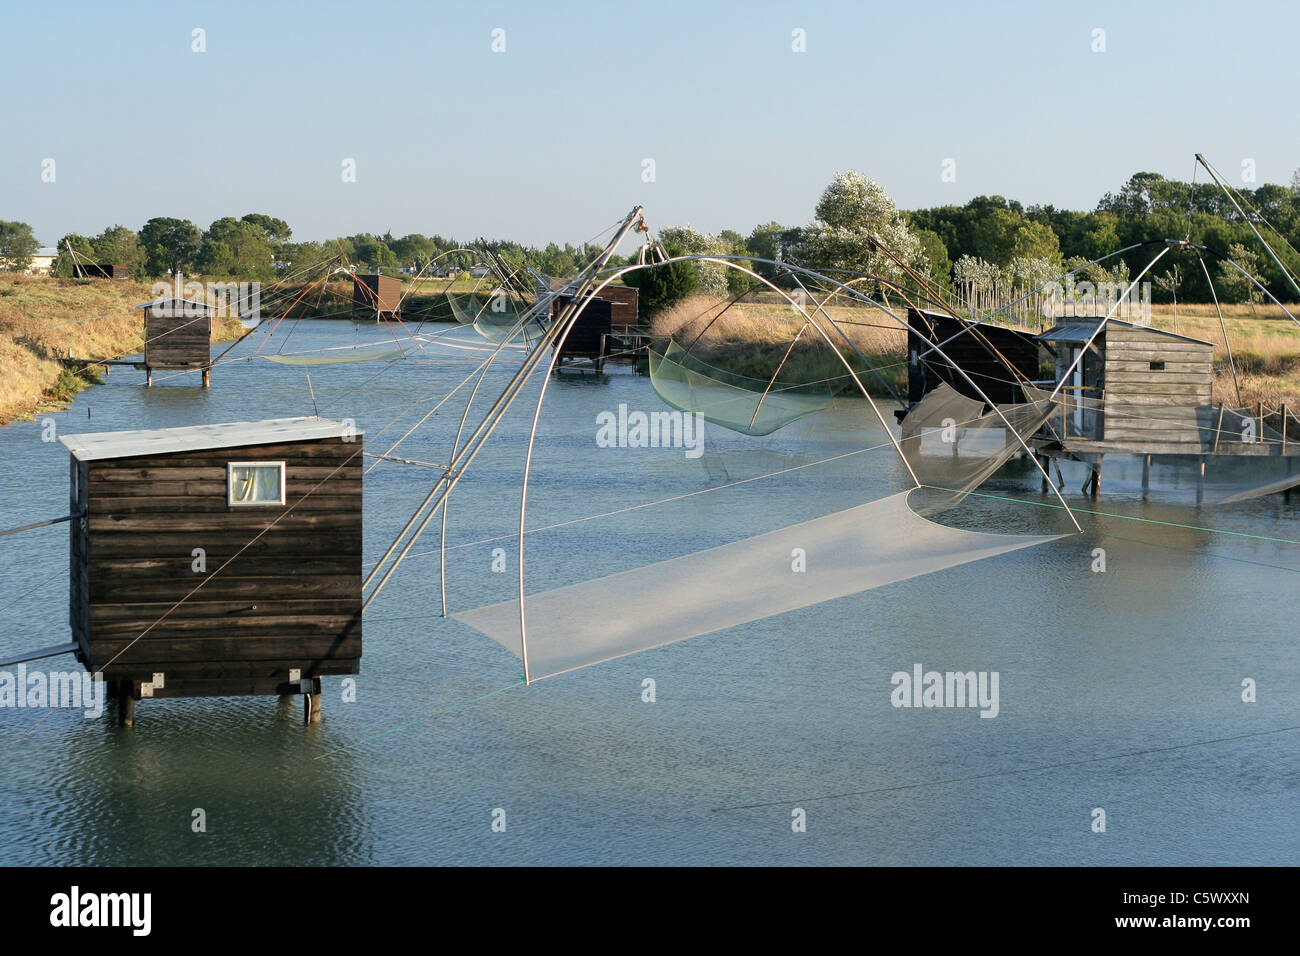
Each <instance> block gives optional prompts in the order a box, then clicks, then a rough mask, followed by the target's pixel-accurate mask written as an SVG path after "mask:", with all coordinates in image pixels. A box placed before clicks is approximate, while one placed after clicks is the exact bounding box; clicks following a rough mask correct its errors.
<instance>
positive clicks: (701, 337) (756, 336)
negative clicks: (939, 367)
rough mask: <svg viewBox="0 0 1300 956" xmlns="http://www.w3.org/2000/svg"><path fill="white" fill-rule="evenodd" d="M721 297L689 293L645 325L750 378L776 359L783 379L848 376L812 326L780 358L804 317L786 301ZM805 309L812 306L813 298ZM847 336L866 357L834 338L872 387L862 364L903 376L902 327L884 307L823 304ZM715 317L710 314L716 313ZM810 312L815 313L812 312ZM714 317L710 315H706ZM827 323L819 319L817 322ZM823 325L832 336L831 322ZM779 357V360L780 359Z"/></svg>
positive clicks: (874, 382) (875, 384)
mask: <svg viewBox="0 0 1300 956" xmlns="http://www.w3.org/2000/svg"><path fill="white" fill-rule="evenodd" d="M726 302H727V300H726V299H711V298H709V297H706V296H698V295H697V296H692V297H691V298H689V299H686V300H684V301H682V302H680V303H678V304H677V305H676V306H674V307H673V308H671V309H668V310H666V311H664V312H662V313H660V314H659V315H657V316H655V317H654V318H653V319H652V320H651V323H650V331H651V333H652V334H653V335H654V336H655V337H656V338H657V339H659V340H663V339H664V338H666V337H668V336H670V335H671V336H672V337H673V338H674V339H675V340H676V341H677V342H678V343H679V344H680V345H682V346H683V347H690V348H691V352H692V354H694V355H696V356H698V357H699V358H700V359H702V360H703V361H705V362H708V363H710V364H712V365H717V366H719V367H721V368H726V369H728V370H729V371H732V372H737V373H739V374H741V375H748V376H750V377H751V378H757V379H770V378H771V377H772V375H773V373H774V372H776V370H777V368H778V366H781V374H780V380H781V381H784V382H790V383H797V382H813V381H823V380H830V381H832V382H834V383H835V384H836V385H837V386H838V387H840V388H844V387H847V386H849V385H851V384H852V379H851V378H849V377H848V375H847V373H846V371H845V369H844V364H843V362H842V361H841V360H840V358H839V357H838V356H837V355H836V354H835V351H833V350H832V349H831V347H830V346H829V345H828V344H827V342H826V340H825V339H824V338H822V336H821V335H820V334H818V332H817V331H816V330H815V329H811V328H809V329H807V330H805V331H804V333H803V335H802V336H801V337H800V339H799V341H798V343H797V344H796V345H795V347H794V348H793V349H791V350H790V355H789V358H788V359H787V358H785V356H786V350H787V348H788V347H789V343H790V341H791V339H793V338H794V337H795V336H796V335H797V334H798V333H799V330H800V328H801V327H802V326H803V324H804V319H803V316H802V315H800V314H799V313H797V312H795V311H794V310H793V309H791V308H790V306H788V305H780V304H773V303H767V302H753V301H748V300H742V301H741V302H738V303H736V304H735V305H733V306H731V307H730V308H728V309H726V310H725V311H722V310H723V307H724V306H725V305H726ZM809 311H813V310H812V308H811V306H810V307H809ZM827 311H828V312H829V313H830V315H831V316H832V317H833V318H834V319H835V320H836V323H837V324H838V325H839V326H840V328H841V329H842V330H843V331H844V334H845V335H846V336H847V337H848V339H849V340H850V341H851V342H852V344H853V345H854V346H855V347H856V348H857V349H858V350H859V351H860V352H861V353H862V355H863V356H865V358H866V360H867V361H866V362H863V361H862V359H861V358H860V357H859V356H858V355H857V354H855V353H854V351H853V349H851V348H849V347H848V346H847V345H843V344H842V343H841V342H840V341H837V342H836V344H837V345H839V346H840V347H839V351H840V353H841V354H843V355H844V357H845V358H846V359H848V361H849V364H850V365H852V366H853V368H854V370H855V371H856V372H858V373H860V374H861V375H863V376H864V377H863V382H864V384H866V385H867V387H868V389H869V390H871V391H872V392H873V393H882V392H884V388H883V387H882V386H881V384H880V382H879V380H878V379H876V377H875V376H874V375H871V374H870V373H869V372H868V365H867V363H870V365H871V366H873V367H875V368H876V370H877V371H879V372H880V374H881V376H882V377H884V378H885V379H886V380H887V381H888V382H889V383H890V385H891V387H893V388H894V389H895V391H898V390H900V389H901V388H903V387H905V384H906V379H907V368H906V353H907V333H906V331H905V330H903V329H902V328H899V327H897V326H896V325H895V324H894V323H893V320H892V319H890V318H889V317H888V316H886V315H884V314H883V313H881V312H879V311H876V310H873V309H865V308H855V307H847V306H832V307H830V308H828V309H827ZM719 312H721V315H720V317H718V318H716V320H715V319H714V317H715V316H718V315H719ZM814 316H816V313H815V312H814ZM711 320H713V321H711ZM822 327H823V328H826V326H825V324H823V326H822ZM827 332H828V333H829V334H831V336H832V338H834V337H835V333H834V331H833V330H831V329H829V328H827ZM783 359H785V364H784V365H782V364H781V363H782V360H783Z"/></svg>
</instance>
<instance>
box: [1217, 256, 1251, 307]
mask: <svg viewBox="0 0 1300 956" xmlns="http://www.w3.org/2000/svg"><path fill="white" fill-rule="evenodd" d="M1228 258H1229V259H1231V260H1232V261H1233V262H1235V263H1236V264H1237V265H1239V266H1240V267H1241V270H1244V271H1245V272H1246V273H1247V274H1248V275H1249V278H1247V276H1246V275H1242V272H1241V271H1239V270H1237V269H1234V268H1233V267H1232V266H1231V265H1230V264H1229V263H1227V262H1220V263H1219V270H1218V271H1219V275H1218V281H1217V282H1215V287H1216V288H1217V289H1218V291H1219V298H1220V299H1222V300H1223V301H1224V302H1258V301H1260V300H1261V299H1262V298H1263V294H1262V293H1261V292H1260V291H1259V289H1258V287H1257V286H1256V285H1255V283H1254V282H1251V281H1250V280H1251V279H1254V280H1255V281H1256V282H1258V281H1259V280H1260V275H1259V256H1257V255H1256V254H1255V253H1254V252H1252V251H1251V250H1250V249H1247V248H1246V247H1245V246H1244V245H1242V244H1241V243H1240V242H1234V243H1231V244H1229V246H1228Z"/></svg>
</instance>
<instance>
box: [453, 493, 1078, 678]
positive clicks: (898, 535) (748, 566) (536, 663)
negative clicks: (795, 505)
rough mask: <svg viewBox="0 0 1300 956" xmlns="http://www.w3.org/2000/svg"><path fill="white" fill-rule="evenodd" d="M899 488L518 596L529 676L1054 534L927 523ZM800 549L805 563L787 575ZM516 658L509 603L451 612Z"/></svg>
mask: <svg viewBox="0 0 1300 956" xmlns="http://www.w3.org/2000/svg"><path fill="white" fill-rule="evenodd" d="M909 494H910V493H909V492H902V493H900V494H896V495H891V496H890V497H888V498H883V499H881V500H879V501H873V502H870V503H868V504H865V505H859V506H857V507H855V508H850V509H847V510H845V511H839V512H836V513H833V514H829V515H825V516H823V517H820V518H816V519H813V520H812V521H805V522H802V523H800V524H795V525H791V526H789V527H786V528H781V529H779V530H776V531H771V532H768V533H766V534H760V535H757V536H754V537H750V538H744V539H742V540H739V541H735V542H733V543H731V544H726V545H722V546H721V547H717V548H710V549H708V550H706V551H699V552H696V553H694V554H688V555H683V556H682V557H678V558H672V559H670V560H667V561H661V562H659V563H657V564H651V565H649V566H647V567H643V568H638V569H636V570H633V571H626V572H623V573H620V574H613V575H609V576H608V577H603V578H597V579H595V580H591V581H584V582H582V583H580V584H574V585H570V586H568V587H562V588H556V589H555V590H551V591H544V592H542V593H539V594H533V595H529V596H528V598H527V599H526V601H525V610H526V614H527V634H528V662H529V669H530V675H531V677H532V678H534V679H537V678H541V677H549V676H553V675H555V674H560V673H564V672H565V671H570V670H573V669H575V668H579V667H586V666H588V665H590V664H596V663H599V662H601V661H606V660H611V659H613V658H616V657H622V656H624V655H627V654H635V653H637V652H638V651H644V650H649V649H650V648H654V647H660V646H662V645H665V644H672V643H674V642H677V641H684V640H687V639H688V638H692V637H697V636H699V635H701V634H709V633H712V632H714V631H720V630H723V629H724V628H729V627H734V626H736V625H739V624H745V623H748V622H750V621H757V620H760V619H763V618H767V617H771V616H773V615H776V614H784V613H786V612H787V611H793V610H797V609H799V608H804V607H809V606H811V605H814V604H820V603H821V602H823V601H830V600H834V599H835V598H840V597H845V596H847V595H850V594H856V593H858V592H860V591H867V590H871V589H872V588H878V587H881V586H883V585H886V584H890V583H892V582H895V581H902V580H906V579H907V578H913V577H917V576H919V575H923V574H929V573H932V572H934V571H941V570H943V569H945V568H951V567H954V566H956V565H960V564H965V563H967V562H970V561H977V560H980V559H982V558H988V557H992V556H994V555H997V554H1003V553H1005V552H1008V551H1015V550H1018V549H1020V548H1027V547H1031V546H1033V545H1037V544H1042V543H1044V542H1047V541H1051V540H1054V539H1055V538H1056V537H1059V536H1057V535H1033V536H1030V535H1005V534H988V533H985V532H976V531H963V530H958V529H955V528H947V527H944V526H943V525H939V524H935V523H933V522H931V521H928V520H926V519H925V518H922V517H921V516H920V515H918V514H916V512H914V511H913V510H912V509H911V507H910V506H909V505H908V495H909ZM796 548H797V549H802V552H803V554H804V555H805V556H806V562H807V564H806V570H805V571H804V572H803V573H794V570H793V568H792V552H793V551H794V549H796ZM453 616H454V617H455V619H456V620H458V621H461V622H463V623H465V624H468V625H469V626H470V627H473V628H475V629H476V630H478V631H481V632H482V633H484V634H486V635H487V636H488V637H490V638H492V639H493V640H494V641H496V642H497V643H499V644H501V645H502V646H503V647H505V648H506V649H507V650H509V651H511V652H512V653H513V654H515V655H516V656H519V657H522V640H521V637H520V619H519V601H518V600H513V601H504V602H502V603H499V604H492V605H489V606H487V607H482V608H478V609H476V610H472V611H465V612H462V613H460V614H456V615H453Z"/></svg>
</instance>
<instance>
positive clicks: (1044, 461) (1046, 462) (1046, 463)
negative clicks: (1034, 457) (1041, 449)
mask: <svg viewBox="0 0 1300 956" xmlns="http://www.w3.org/2000/svg"><path fill="white" fill-rule="evenodd" d="M1038 463H1039V464H1040V465H1042V466H1043V475H1042V478H1041V480H1040V481H1039V483H1038V484H1039V488H1038V490H1039V492H1040V493H1045V492H1046V491H1047V469H1048V468H1050V467H1051V460H1050V459H1049V458H1048V457H1047V456H1046V455H1041V456H1039V459H1038Z"/></svg>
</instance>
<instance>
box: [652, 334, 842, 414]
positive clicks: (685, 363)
mask: <svg viewBox="0 0 1300 956" xmlns="http://www.w3.org/2000/svg"><path fill="white" fill-rule="evenodd" d="M647 351H648V352H649V360H650V382H651V383H652V384H653V385H654V390H655V392H657V393H658V395H659V397H660V398H662V399H663V400H664V401H665V402H667V403H668V404H669V405H671V406H672V407H673V408H676V409H679V410H681V411H683V412H691V413H695V412H698V413H699V414H700V415H702V416H703V417H704V420H705V421H707V422H711V423H713V424H714V425H721V426H722V427H723V428H729V429H731V430H732V431H735V432H740V433H741V434H742V435H770V434H771V433H772V432H774V431H776V430H777V429H778V428H781V427H782V426H784V425H788V424H790V423H791V422H793V421H796V420H798V419H800V418H803V417H805V416H807V415H811V414H813V413H814V412H818V411H821V410H822V409H823V408H825V407H826V406H827V404H829V403H830V400H831V389H830V387H829V386H828V385H825V384H822V385H789V384H783V383H781V382H776V383H772V382H771V381H770V380H763V379H757V378H749V377H748V376H745V375H737V374H736V373H734V372H728V371H727V370H725V369H720V368H715V367H714V366H712V365H709V364H708V363H706V362H703V361H701V360H700V359H698V358H696V357H695V356H693V355H691V354H690V353H689V352H687V351H686V350H685V349H683V348H682V347H681V346H680V345H678V344H677V343H676V342H674V341H673V340H672V339H671V338H670V339H669V340H668V344H667V346H666V347H665V348H664V350H663V351H662V352H659V351H657V350H656V349H654V348H650V349H648V350H647ZM769 386H770V387H769Z"/></svg>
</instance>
